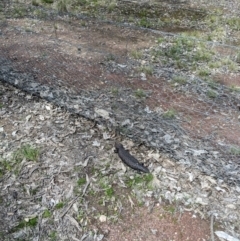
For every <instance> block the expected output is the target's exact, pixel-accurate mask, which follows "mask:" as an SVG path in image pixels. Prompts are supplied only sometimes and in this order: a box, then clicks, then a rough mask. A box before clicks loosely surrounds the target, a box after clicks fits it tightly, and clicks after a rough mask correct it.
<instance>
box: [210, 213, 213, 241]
mask: <svg viewBox="0 0 240 241" xmlns="http://www.w3.org/2000/svg"><path fill="white" fill-rule="evenodd" d="M213 218H214V217H213V214H212V216H211V224H210V225H211V226H210V229H211V241H214V233H213Z"/></svg>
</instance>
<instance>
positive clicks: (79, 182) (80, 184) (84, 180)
mask: <svg viewBox="0 0 240 241" xmlns="http://www.w3.org/2000/svg"><path fill="white" fill-rule="evenodd" d="M86 182H87V181H86V178H84V177H83V178H80V179H78V181H77V184H78V186H82V185H84V184H86Z"/></svg>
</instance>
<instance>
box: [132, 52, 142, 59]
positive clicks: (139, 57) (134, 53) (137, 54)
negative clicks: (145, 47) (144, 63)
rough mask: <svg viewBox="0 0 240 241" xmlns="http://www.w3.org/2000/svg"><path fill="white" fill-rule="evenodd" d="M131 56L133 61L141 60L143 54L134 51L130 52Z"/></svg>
mask: <svg viewBox="0 0 240 241" xmlns="http://www.w3.org/2000/svg"><path fill="white" fill-rule="evenodd" d="M131 55H132V57H133V58H134V59H141V58H142V56H143V54H142V52H140V51H137V50H134V51H132V52H131Z"/></svg>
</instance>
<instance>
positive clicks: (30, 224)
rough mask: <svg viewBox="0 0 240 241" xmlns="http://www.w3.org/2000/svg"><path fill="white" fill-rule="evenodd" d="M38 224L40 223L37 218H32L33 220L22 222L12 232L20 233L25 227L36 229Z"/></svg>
mask: <svg viewBox="0 0 240 241" xmlns="http://www.w3.org/2000/svg"><path fill="white" fill-rule="evenodd" d="M37 223H38V219H37V217H35V218H31V219H29V220H27V221H26V220H22V221H21V222H20V223H19V224H18V225H17V226H16V227H15V228H13V229H12V230H11V232H12V233H14V232H16V231H18V230H20V229H23V228H25V227H35V226H36V225H37Z"/></svg>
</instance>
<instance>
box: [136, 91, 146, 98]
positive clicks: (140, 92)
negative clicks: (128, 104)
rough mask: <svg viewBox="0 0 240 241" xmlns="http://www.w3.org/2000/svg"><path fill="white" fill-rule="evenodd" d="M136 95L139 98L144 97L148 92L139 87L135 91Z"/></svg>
mask: <svg viewBox="0 0 240 241" xmlns="http://www.w3.org/2000/svg"><path fill="white" fill-rule="evenodd" d="M135 96H136V97H137V98H144V97H146V93H145V92H144V90H142V89H137V90H136V91H135Z"/></svg>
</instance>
